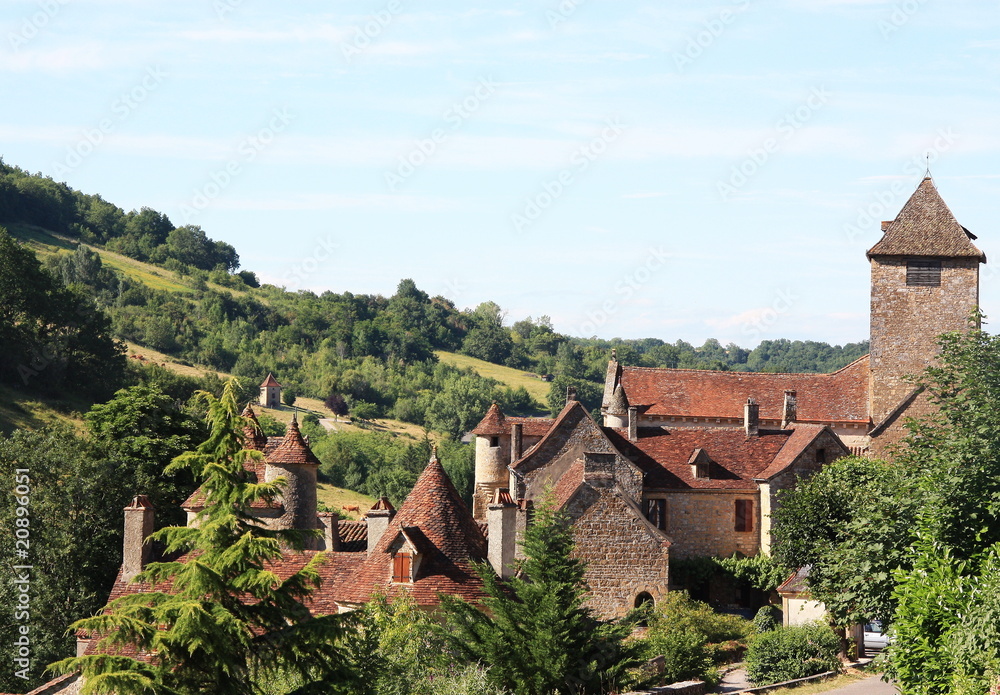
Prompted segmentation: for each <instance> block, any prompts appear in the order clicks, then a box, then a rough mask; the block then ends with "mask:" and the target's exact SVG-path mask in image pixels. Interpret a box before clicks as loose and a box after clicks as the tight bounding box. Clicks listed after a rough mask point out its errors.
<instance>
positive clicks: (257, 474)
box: [181, 437, 285, 512]
mask: <svg viewBox="0 0 1000 695" xmlns="http://www.w3.org/2000/svg"><path fill="white" fill-rule="evenodd" d="M280 440H281V437H268V444H267V446H266V447H265V451H266V449H267V447H271V448H273V447H274V446H277V444H276V443H275V442H276V441H280ZM265 456H266V454H265ZM264 468H265V464H264V461H258V460H253V459H251V460H249V461H244V462H243V469H244V470H246V471H249V472H250V473H252V474H253V478H252V479H251V482H255V483H257V482H264ZM204 507H205V494H204V493H203V492H202V491H201V487H199V488H198V489H197V490H195V491H194V492H192V493H191V496H190V497H188V498H187V499H186V500H184V503H183V504H182V505H181V509H184V510H185V511H192V512H193V511H198V510H199V509H203V508H204ZM250 508H251V509H278V510H283V509H284V508H285V507H284V505H282V504H281V502H279V501H278V500H274V501H272V502H270V503H268V502H265V501H264V500H260V499H258V500H254V501H253V503H252V504H251V505H250Z"/></svg>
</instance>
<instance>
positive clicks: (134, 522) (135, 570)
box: [122, 495, 154, 582]
mask: <svg viewBox="0 0 1000 695" xmlns="http://www.w3.org/2000/svg"><path fill="white" fill-rule="evenodd" d="M153 522H154V509H153V503H152V502H150V501H149V498H148V497H146V495H136V496H135V497H134V498H132V503H131V504H129V506H127V507H125V542H124V544H123V547H122V579H123V580H124V581H126V582H130V581H132V579H133V577H135V576H136V575H137V574H139V573H140V572H142V569H143V567H145V566H146V563H147V562H149V556H150V553H151V551H152V547H151V546H150V544H149V542H148V541H147V540H146V538H147V537H148V536H149V534H151V533H152V532H153Z"/></svg>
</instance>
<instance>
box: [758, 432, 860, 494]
mask: <svg viewBox="0 0 1000 695" xmlns="http://www.w3.org/2000/svg"><path fill="white" fill-rule="evenodd" d="M826 429H827V428H826V427H825V426H822V425H803V424H796V425H795V429H794V430H793V431H792V436H791V437H789V438H788V442H787V443H786V444H785V446H784V447H782V449H781V451H779V452H778V455H777V456H775V457H774V461H772V462H771V465H770V466H768V467H767V468H766V469H764V470H763V471H761V472H760V473H759V474H758V475H757V477H758V478H763V479H765V480H766V479H769V478H773V477H774V476H776V475H778V473H781V472H782V471H783V470H785V469H786V468H788V467H789V466H790V465H792V464H793V463H795V459H796V458H797V457H798V456H799V454H801V453H802V452H803V450H805V448H806V447H807V446H809V445H810V444H812V443H813V440H814V439H816V437H818V436H819V435H820V434H821V433H822V432H823V431H824V430H826ZM831 434H832V433H831ZM832 440H833V441H834V442H836V443H837V444H838V445H839V446H840V453H841V454H842V455H844V456H848V455H850V453H851V450H850V449H848V448H847V447H846V446H844V444H843V442H841V441H840V438H839V437H837V436H833V437H832ZM832 459H833V457H832V456H830V458H828V459H827V460H832Z"/></svg>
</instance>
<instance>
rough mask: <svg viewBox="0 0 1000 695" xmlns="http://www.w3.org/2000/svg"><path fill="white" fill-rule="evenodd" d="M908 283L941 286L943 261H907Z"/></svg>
mask: <svg viewBox="0 0 1000 695" xmlns="http://www.w3.org/2000/svg"><path fill="white" fill-rule="evenodd" d="M906 284H907V285H910V286H912V287H940V286H941V261H907V262H906Z"/></svg>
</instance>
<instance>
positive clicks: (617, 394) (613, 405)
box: [608, 384, 628, 415]
mask: <svg viewBox="0 0 1000 695" xmlns="http://www.w3.org/2000/svg"><path fill="white" fill-rule="evenodd" d="M608 415H628V397H627V396H626V395H625V389H623V388H622V385H621V384H618V386H617V387H616V388H615V390H614V393H612V394H611V400H610V401H609V402H608Z"/></svg>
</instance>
